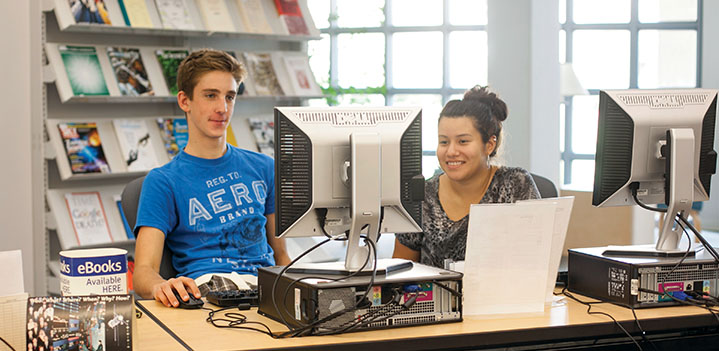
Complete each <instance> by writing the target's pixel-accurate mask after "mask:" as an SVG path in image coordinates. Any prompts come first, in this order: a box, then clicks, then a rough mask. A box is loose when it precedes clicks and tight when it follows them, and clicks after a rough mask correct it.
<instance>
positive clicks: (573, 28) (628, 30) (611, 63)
mask: <svg viewBox="0 0 719 351" xmlns="http://www.w3.org/2000/svg"><path fill="white" fill-rule="evenodd" d="M701 4H702V3H701V0H602V1H596V0H560V3H559V20H560V22H561V30H560V33H559V55H560V61H561V62H571V63H572V65H573V67H574V71H575V73H576V74H577V78H578V79H579V81H580V83H581V84H582V86H583V87H584V88H585V89H587V90H588V91H589V93H590V95H577V96H567V97H564V102H563V103H562V104H561V107H560V108H561V110H560V113H559V115H560V118H562V121H561V123H560V125H561V128H562V131H561V133H560V135H561V137H562V138H563V139H562V140H561V143H560V144H561V152H562V161H561V165H560V166H561V168H562V170H561V177H562V184H563V185H565V186H570V187H572V188H574V189H581V190H591V189H592V185H593V183H594V153H595V148H596V136H597V111H598V109H599V107H598V105H599V98H598V94H599V90H600V89H630V88H631V89H637V88H640V89H660V88H692V87H697V86H699V85H700V77H701V72H700V69H699V67H701V65H700V60H701V56H700V55H699V49H700V45H699V43H700V40H701V24H700V21H699V19H700V18H701V10H702V9H701V7H702V6H701Z"/></svg>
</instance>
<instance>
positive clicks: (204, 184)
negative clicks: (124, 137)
mask: <svg viewBox="0 0 719 351" xmlns="http://www.w3.org/2000/svg"><path fill="white" fill-rule="evenodd" d="M273 162H274V161H273V160H272V158H270V157H269V156H267V155H263V154H260V153H256V152H252V151H247V150H243V149H238V148H236V147H233V146H231V145H227V152H225V154H224V155H223V156H222V157H220V158H217V159H212V160H208V159H203V158H199V157H195V156H192V155H189V154H187V153H185V152H184V151H181V152H180V153H179V154H177V155H176V156H175V157H174V158H173V159H172V161H170V162H169V163H168V164H166V165H164V166H162V167H159V168H155V169H153V170H152V171H150V173H148V174H147V177H145V181H144V182H143V184H142V193H141V195H140V204H139V208H138V211H137V212H138V214H137V223H136V225H135V228H134V231H135V234H137V232H138V230H139V229H140V227H153V228H157V229H159V230H160V231H162V232H163V233H165V244H166V245H167V246H168V247H169V248H170V250H171V251H172V252H173V256H172V265H173V266H174V267H175V270H177V272H178V274H179V275H181V276H187V277H190V278H197V277H199V276H201V275H203V274H206V273H229V272H233V271H234V272H238V273H241V274H242V273H249V274H257V268H258V267H265V266H272V265H274V264H275V259H274V256H273V254H274V253H273V251H272V248H271V247H270V245H269V243H268V242H267V236H266V232H265V225H266V223H267V218H266V217H265V215H268V214H273V213H274V212H275V197H274V164H273Z"/></svg>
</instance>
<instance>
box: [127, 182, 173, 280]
mask: <svg viewBox="0 0 719 351" xmlns="http://www.w3.org/2000/svg"><path fill="white" fill-rule="evenodd" d="M144 180H145V177H144V176H143V177H140V178H137V179H134V180H133V181H131V182H129V183H127V185H125V189H123V190H122V196H121V203H122V212H124V213H125V218H126V219H127V224H129V225H130V228H132V229H135V223H136V222H137V207H138V205H139V203H140V193H141V192H142V182H143V181H144ZM160 276H161V277H162V278H164V279H170V278H174V277H176V276H177V271H176V270H175V268H174V267H173V266H172V251H170V249H169V248H168V247H167V245H165V247H164V248H163V250H162V261H160Z"/></svg>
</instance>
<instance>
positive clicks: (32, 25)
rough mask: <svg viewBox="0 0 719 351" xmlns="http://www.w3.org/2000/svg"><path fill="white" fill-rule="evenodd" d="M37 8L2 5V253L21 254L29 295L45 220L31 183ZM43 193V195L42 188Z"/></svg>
mask: <svg viewBox="0 0 719 351" xmlns="http://www.w3.org/2000/svg"><path fill="white" fill-rule="evenodd" d="M39 3H40V2H39V1H2V2H0V33H3V41H2V42H3V51H4V54H3V55H0V77H2V78H3V84H0V106H2V112H1V113H0V123H1V124H0V125H2V128H0V150H2V151H3V152H1V153H0V165H1V166H0V167H2V172H0V199H1V200H0V238H1V239H0V251H5V250H15V249H21V250H22V255H23V273H24V284H25V290H26V291H28V292H30V293H34V292H35V288H36V284H35V280H34V278H33V276H34V275H35V271H36V269H37V267H36V264H35V260H36V255H35V252H36V245H35V241H36V240H37V239H38V238H42V237H38V236H36V235H34V234H33V232H34V228H35V226H34V223H35V222H34V221H35V219H36V218H42V217H37V216H36V215H35V214H34V211H33V199H37V198H36V196H37V194H38V192H34V191H33V186H32V185H33V179H37V178H33V177H34V176H37V172H35V174H33V168H34V167H35V166H34V165H33V162H34V161H33V157H32V155H33V152H37V151H38V145H37V144H36V143H33V133H32V130H33V127H32V126H33V119H32V118H31V116H32V113H33V111H37V103H38V101H41V100H39V98H40V96H39V95H40V94H39V93H38V92H39V90H38V86H37V85H35V86H33V85H32V84H31V81H33V78H32V77H35V79H36V80H35V81H37V82H39V80H37V79H38V78H39V72H38V71H39V67H40V62H41V59H40V52H39V50H37V47H33V45H38V44H39V38H40V37H39V33H40V22H39V18H40V17H39V14H40V10H39ZM33 70H35V72H32V71H33ZM33 94H34V95H33ZM33 106H35V107H33ZM35 160H37V158H35ZM41 166H42V165H41ZM40 176H42V171H41V169H40ZM39 191H40V193H41V192H42V188H41V189H39ZM40 202H41V203H42V198H41V197H40ZM42 242H44V241H42ZM41 245H42V244H41ZM42 247H43V246H41V249H42ZM41 275H42V276H44V274H41ZM43 279H44V278H43Z"/></svg>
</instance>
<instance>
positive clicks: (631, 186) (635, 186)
mask: <svg viewBox="0 0 719 351" xmlns="http://www.w3.org/2000/svg"><path fill="white" fill-rule="evenodd" d="M629 189H630V190H631V191H632V197H634V202H636V203H637V205H639V207H641V208H643V209H645V210H649V211H654V212H667V209H666V208H656V207H649V206H647V205H645V204H644V203H643V202H641V201H639V198H637V189H639V182H634V183H632V184H629Z"/></svg>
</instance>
